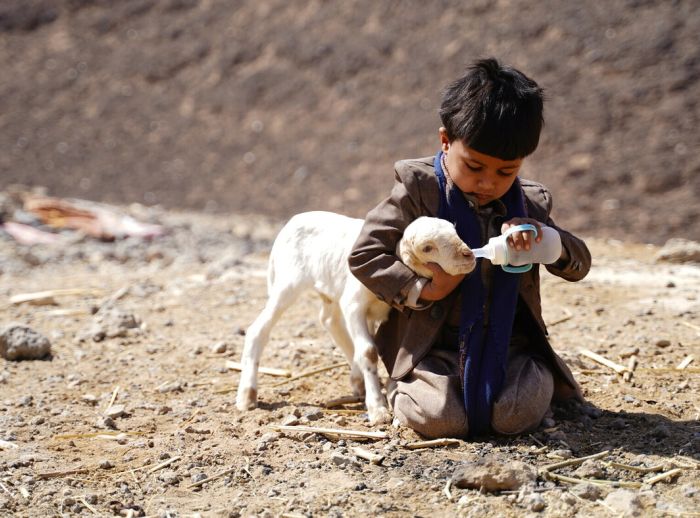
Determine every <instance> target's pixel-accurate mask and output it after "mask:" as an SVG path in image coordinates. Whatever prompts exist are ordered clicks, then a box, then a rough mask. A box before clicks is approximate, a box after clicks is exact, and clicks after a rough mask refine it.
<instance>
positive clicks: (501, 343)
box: [434, 151, 527, 437]
mask: <svg viewBox="0 0 700 518" xmlns="http://www.w3.org/2000/svg"><path fill="white" fill-rule="evenodd" d="M441 158H442V151H440V152H439V153H438V154H437V155H436V156H435V162H434V165H435V174H436V175H437V178H438V181H439V182H440V192H441V196H440V209H439V212H438V217H439V218H442V219H446V220H448V221H450V222H452V223H454V224H455V226H456V228H457V234H458V235H459V237H460V238H461V239H462V241H464V242H465V243H467V245H469V247H470V248H478V247H480V246H482V245H483V242H482V239H483V238H482V235H481V225H480V224H479V220H478V217H477V215H476V214H475V212H474V209H472V208H471V207H470V206H469V203H468V202H467V200H466V199H465V198H464V194H463V193H462V191H460V190H459V187H457V185H453V187H452V189H450V191H449V192H447V182H446V180H445V173H444V172H443V170H442V165H441ZM501 201H502V202H503V203H504V204H505V206H506V221H507V220H508V219H511V218H514V217H525V216H526V215H527V211H526V209H525V203H524V198H523V192H522V188H521V186H520V181H519V180H518V179H517V178H516V180H515V182H514V183H513V185H512V187H511V188H510V189H509V190H508V192H506V194H504V195H503V196H502V197H501ZM482 261H483V259H479V260H478V261H477V265H476V268H475V269H474V271H473V272H472V273H471V274H470V275H468V276H467V277H465V278H464V280H463V281H462V283H461V286H460V289H461V303H462V312H461V315H460V324H459V350H460V364H461V365H460V367H461V368H462V372H463V377H462V387H463V389H464V406H465V408H466V411H467V418H468V426H469V436H470V437H474V436H480V435H485V434H487V433H489V432H490V431H491V407H492V405H493V402H494V401H495V400H496V398H497V397H498V394H499V393H500V391H501V388H502V386H503V380H504V379H505V374H506V365H507V361H508V345H509V344H510V336H511V332H512V330H513V322H514V320H515V309H516V306H517V302H518V284H519V277H520V274H514V273H507V272H504V271H503V270H502V269H501V268H498V267H496V268H493V269H492V270H491V271H492V275H493V277H492V280H491V300H490V305H489V314H488V320H487V321H485V320H484V316H485V315H484V308H485V303H486V298H487V296H488V294H487V293H485V291H486V290H485V289H484V285H483V283H482V280H481V263H482ZM486 322H488V324H486Z"/></svg>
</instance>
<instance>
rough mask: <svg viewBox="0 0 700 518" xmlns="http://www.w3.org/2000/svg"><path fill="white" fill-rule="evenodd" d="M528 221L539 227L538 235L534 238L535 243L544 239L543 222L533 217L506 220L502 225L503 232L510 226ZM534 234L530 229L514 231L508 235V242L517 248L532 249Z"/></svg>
mask: <svg viewBox="0 0 700 518" xmlns="http://www.w3.org/2000/svg"><path fill="white" fill-rule="evenodd" d="M526 223H529V224H530V225H534V226H535V228H536V229H537V237H536V238H534V241H535V243H539V242H540V241H542V223H540V222H539V221H537V220H536V219H532V218H513V219H511V220H508V221H506V222H505V223H503V225H501V234H503V233H504V232H505V231H506V230H508V229H509V228H510V227H515V226H518V225H525V224H526ZM533 236H534V234H533V233H532V231H530V230H528V231H526V232H514V233H513V234H511V235H510V236H509V237H508V244H509V245H510V246H512V247H513V248H515V249H516V250H530V247H531V246H532V241H533Z"/></svg>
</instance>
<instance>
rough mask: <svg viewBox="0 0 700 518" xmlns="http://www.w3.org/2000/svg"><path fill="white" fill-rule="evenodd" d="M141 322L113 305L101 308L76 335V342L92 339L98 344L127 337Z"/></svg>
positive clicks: (131, 314)
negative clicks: (108, 339)
mask: <svg viewBox="0 0 700 518" xmlns="http://www.w3.org/2000/svg"><path fill="white" fill-rule="evenodd" d="M140 325H141V320H140V319H139V318H138V317H137V316H136V315H134V314H133V313H131V312H128V311H125V310H123V309H121V308H119V307H117V306H115V305H113V304H105V305H104V306H102V307H101V308H100V309H99V311H98V312H97V313H95V316H94V317H93V319H92V322H91V323H90V325H89V326H88V327H87V328H85V329H83V330H82V331H81V332H80V333H78V336H77V338H78V340H79V341H85V340H89V339H92V340H93V341H95V342H100V341H102V340H104V339H105V338H117V337H121V336H127V334H128V333H129V330H130V329H137V328H138V327H139V326H140Z"/></svg>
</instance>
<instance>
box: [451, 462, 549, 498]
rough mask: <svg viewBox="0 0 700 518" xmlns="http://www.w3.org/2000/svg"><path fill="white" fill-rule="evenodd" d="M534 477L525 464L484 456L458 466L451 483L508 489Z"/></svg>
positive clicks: (469, 487) (488, 489)
mask: <svg viewBox="0 0 700 518" xmlns="http://www.w3.org/2000/svg"><path fill="white" fill-rule="evenodd" d="M536 478H537V475H536V473H535V471H534V470H533V469H532V468H531V467H530V466H528V465H527V464H524V463H522V462H519V461H508V462H503V461H500V460H497V459H495V458H493V457H484V458H482V459H479V460H477V461H474V462H467V463H466V464H463V465H462V466H460V467H458V468H457V469H456V470H455V472H454V474H453V475H452V485H454V486H456V487H460V488H466V489H479V490H483V491H487V492H494V491H508V490H513V489H518V488H520V486H523V485H526V484H530V483H534V481H535V479H536Z"/></svg>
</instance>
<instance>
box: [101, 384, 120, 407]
mask: <svg viewBox="0 0 700 518" xmlns="http://www.w3.org/2000/svg"><path fill="white" fill-rule="evenodd" d="M117 394H119V385H117V386H116V387H114V391H113V392H112V397H111V399H110V400H109V404H108V405H107V406H106V407H105V409H104V411H105V412H106V411H107V410H109V409H110V408H112V405H113V404H114V402H115V401H116V400H117Z"/></svg>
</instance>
